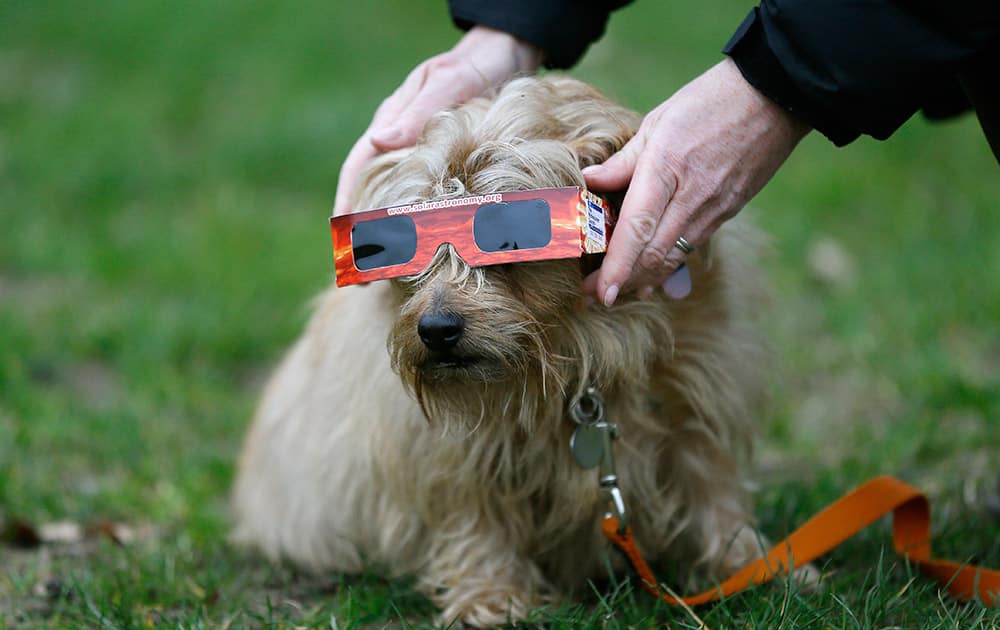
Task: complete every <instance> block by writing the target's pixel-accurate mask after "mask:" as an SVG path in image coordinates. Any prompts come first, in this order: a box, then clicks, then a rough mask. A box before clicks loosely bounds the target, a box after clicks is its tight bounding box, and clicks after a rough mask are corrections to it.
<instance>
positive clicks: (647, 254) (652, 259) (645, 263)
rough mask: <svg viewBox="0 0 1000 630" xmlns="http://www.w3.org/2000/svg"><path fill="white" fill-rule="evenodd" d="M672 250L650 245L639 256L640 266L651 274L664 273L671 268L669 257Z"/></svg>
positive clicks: (658, 245)
mask: <svg viewBox="0 0 1000 630" xmlns="http://www.w3.org/2000/svg"><path fill="white" fill-rule="evenodd" d="M671 249H672V248H668V247H664V246H663V245H660V244H656V245H654V244H653V243H650V244H649V245H647V246H646V248H645V249H644V250H643V251H642V254H641V255H640V256H639V266H640V267H642V268H643V269H645V270H646V271H648V272H650V273H663V272H665V271H667V270H668V269H669V268H670V267H671V263H670V260H669V259H668V256H669V255H670V250H671Z"/></svg>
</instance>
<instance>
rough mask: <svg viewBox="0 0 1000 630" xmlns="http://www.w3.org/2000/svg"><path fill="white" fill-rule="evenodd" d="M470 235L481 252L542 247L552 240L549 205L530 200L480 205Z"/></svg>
mask: <svg viewBox="0 0 1000 630" xmlns="http://www.w3.org/2000/svg"><path fill="white" fill-rule="evenodd" d="M472 235H473V237H474V238H475V239H476V245H478V246H479V249H481V250H483V251H484V252H502V251H507V250H512V249H537V248H539V247H545V246H546V245H548V244H549V241H550V240H552V223H551V219H550V217H549V204H548V203H547V202H546V201H545V200H544V199H529V200H526V201H510V202H507V203H493V204H489V205H486V206H482V207H481V208H479V209H478V210H476V217H475V219H474V220H473V223H472Z"/></svg>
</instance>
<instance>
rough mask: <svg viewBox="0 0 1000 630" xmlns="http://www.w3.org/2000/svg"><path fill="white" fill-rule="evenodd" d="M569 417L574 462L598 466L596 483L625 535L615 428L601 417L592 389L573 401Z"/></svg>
mask: <svg viewBox="0 0 1000 630" xmlns="http://www.w3.org/2000/svg"><path fill="white" fill-rule="evenodd" d="M569 415H570V417H571V418H573V422H575V423H576V424H577V427H576V429H575V430H574V431H573V435H572V436H571V437H570V439H569V448H570V451H571V452H572V453H573V459H574V460H576V463H577V464H579V465H580V467H581V468H594V467H595V466H600V469H599V474H598V482H599V483H600V486H601V489H602V490H604V492H605V493H606V494H607V495H608V501H609V502H610V503H611V509H612V512H613V514H614V516H616V517H617V518H618V532H619V533H624V532H625V529H626V528H627V527H628V518H627V517H626V512H625V499H624V498H623V496H622V491H621V488H619V487H618V473H617V472H615V454H614V449H613V447H612V442H614V440H617V439H618V436H619V435H620V434H621V431H620V429H619V428H618V425H617V424H615V423H613V422H608V421H607V418H606V417H605V415H604V401H603V400H602V399H601V395H600V394H598V393H597V390H596V389H595V388H593V387H588V388H587V389H586V391H584V392H583V394H581V395H580V397H579V398H577V399H576V400H574V401H573V404H572V405H571V406H570V408H569Z"/></svg>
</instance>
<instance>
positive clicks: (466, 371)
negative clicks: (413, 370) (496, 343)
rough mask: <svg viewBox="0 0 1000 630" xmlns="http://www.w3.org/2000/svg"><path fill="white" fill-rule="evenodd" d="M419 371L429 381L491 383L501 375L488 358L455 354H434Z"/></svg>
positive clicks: (497, 367)
mask: <svg viewBox="0 0 1000 630" xmlns="http://www.w3.org/2000/svg"><path fill="white" fill-rule="evenodd" d="M417 369H418V370H419V371H420V373H421V375H422V376H423V377H424V379H425V380H427V381H489V380H493V379H495V378H496V376H497V374H498V373H499V366H498V365H496V364H495V363H494V362H492V361H489V360H487V359H486V357H482V356H476V355H459V354H453V353H434V354H432V355H430V356H428V357H427V359H426V360H424V361H423V362H422V363H421V364H420V365H419V366H418V367H417Z"/></svg>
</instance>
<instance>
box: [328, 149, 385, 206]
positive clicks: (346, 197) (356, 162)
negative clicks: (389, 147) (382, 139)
mask: <svg viewBox="0 0 1000 630" xmlns="http://www.w3.org/2000/svg"><path fill="white" fill-rule="evenodd" d="M376 155H378V150H377V149H376V148H375V147H374V146H373V145H372V143H371V141H369V139H368V134H367V133H366V134H365V135H363V136H361V138H360V139H359V140H358V141H357V142H355V143H354V146H353V147H351V151H350V153H348V154H347V158H346V159H345V160H344V163H343V165H341V167H340V175H339V176H338V178H337V194H336V196H335V197H334V201H333V215H334V216H340V215H342V214H347V213H348V212H351V211H352V210H354V208H351V200H352V197H353V196H354V188H355V186H356V185H357V183H358V178H359V177H360V176H361V171H362V170H363V169H364V167H365V164H367V163H368V161H369V160H371V159H372V158H373V157H375V156H376Z"/></svg>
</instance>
